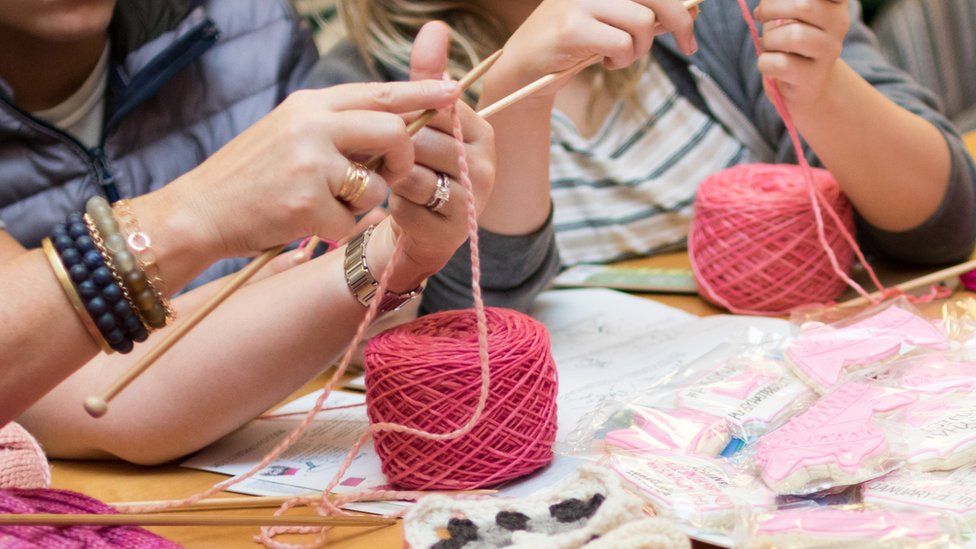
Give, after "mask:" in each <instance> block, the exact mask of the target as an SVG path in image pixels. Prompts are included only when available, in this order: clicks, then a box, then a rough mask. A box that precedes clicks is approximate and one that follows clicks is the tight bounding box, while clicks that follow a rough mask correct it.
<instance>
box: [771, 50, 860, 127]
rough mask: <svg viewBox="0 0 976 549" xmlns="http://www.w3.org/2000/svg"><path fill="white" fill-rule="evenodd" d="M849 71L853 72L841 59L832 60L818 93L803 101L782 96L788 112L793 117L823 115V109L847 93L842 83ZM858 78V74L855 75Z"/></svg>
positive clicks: (832, 104)
mask: <svg viewBox="0 0 976 549" xmlns="http://www.w3.org/2000/svg"><path fill="white" fill-rule="evenodd" d="M849 73H853V74H854V75H855V76H857V73H854V72H853V70H852V69H851V68H850V66H848V65H847V63H845V62H844V61H843V60H841V59H837V60H835V61H834V63H833V65H831V67H830V68H829V69H828V70H827V74H826V76H825V77H824V79H823V83H822V84H821V86H820V89H819V93H816V94H813V95H812V96H810V97H809V98H808V99H806V100H805V101H800V102H798V101H790V100H789V99H788V98H786V97H784V101H786V106H787V107H788V108H789V109H790V113H791V114H793V116H794V118H807V117H810V116H813V117H816V116H820V115H823V111H824V109H830V108H833V106H834V105H835V104H836V103H835V102H836V101H837V100H838V99H840V100H843V97H844V96H845V95H846V93H847V87H846V86H845V85H844V80H845V79H846V78H847V77H848V76H849ZM857 77H858V78H860V77H859V76H857Z"/></svg>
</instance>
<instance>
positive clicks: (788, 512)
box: [749, 507, 950, 549]
mask: <svg viewBox="0 0 976 549" xmlns="http://www.w3.org/2000/svg"><path fill="white" fill-rule="evenodd" d="M949 537H950V536H948V535H947V534H946V533H945V532H944V531H943V524H942V522H940V520H939V518H938V516H937V515H932V514H926V513H910V512H899V511H882V510H863V511H861V510H857V511H856V510H842V509H836V508H830V507H813V508H798V509H785V510H781V511H777V512H775V513H773V514H772V515H771V516H769V517H768V518H766V519H764V520H762V521H761V522H759V524H758V525H757V526H756V528H755V530H754V531H753V535H752V538H751V539H750V542H749V547H756V548H760V547H789V548H791V549H795V548H814V547H830V548H837V547H852V548H855V547H856V548H861V547H884V548H886V549H887V548H891V547H906V548H908V547H912V548H922V547H943V546H945V544H947V543H948V540H949Z"/></svg>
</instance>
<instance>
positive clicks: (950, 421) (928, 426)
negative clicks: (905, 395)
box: [892, 393, 976, 471]
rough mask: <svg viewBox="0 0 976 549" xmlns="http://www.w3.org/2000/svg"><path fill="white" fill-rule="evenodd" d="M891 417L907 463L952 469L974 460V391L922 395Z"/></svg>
mask: <svg viewBox="0 0 976 549" xmlns="http://www.w3.org/2000/svg"><path fill="white" fill-rule="evenodd" d="M892 421H893V422H894V423H895V424H896V425H898V426H899V427H900V428H901V433H902V435H901V436H902V438H903V441H904V446H905V452H906V455H905V463H906V466H907V467H909V468H911V469H914V470H917V471H951V470H954V469H958V468H960V467H963V466H967V465H971V464H974V463H976V394H974V393H944V394H941V395H937V396H929V397H927V398H921V399H919V400H918V401H917V402H914V403H912V404H911V405H909V406H907V407H905V408H904V409H903V410H901V411H900V412H899V413H898V414H896V415H895V416H894V417H893V418H892Z"/></svg>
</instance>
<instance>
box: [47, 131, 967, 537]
mask: <svg viewBox="0 0 976 549" xmlns="http://www.w3.org/2000/svg"><path fill="white" fill-rule="evenodd" d="M966 143H967V146H968V147H969V149H970V150H971V151H973V152H974V153H976V132H973V133H970V134H969V135H967V136H966ZM625 264H629V265H641V266H646V267H688V257H687V255H686V254H684V253H676V254H668V255H662V256H658V257H653V258H649V259H642V260H637V261H631V262H628V263H625ZM890 274H892V273H890V272H889V275H890ZM900 274H901V276H900V277H897V276H896V277H895V278H904V277H906V276H909V275H911V274H915V273H914V272H905V271H902V272H901V273H900ZM886 278H888V279H889V280H890V279H891V278H890V277H886ZM887 282H888V280H886V283H887ZM646 297H648V298H650V299H654V300H657V301H660V302H662V303H664V304H666V305H670V306H672V307H677V308H679V309H683V310H685V311H688V312H690V313H692V314H696V315H700V316H706V315H712V314H717V313H719V312H720V311H719V310H718V309H716V308H715V307H713V306H711V305H709V304H707V303H705V302H704V301H702V300H701V299H700V298H698V297H696V296H663V295H654V296H651V295H648V296H646ZM322 384H323V380H322V379H316V380H313V381H311V382H309V383H308V384H306V385H305V387H302V389H300V390H299V391H297V392H296V393H295V394H294V395H293V398H297V397H298V396H301V395H304V394H307V393H310V392H312V391H314V390H316V389H318V388H320V387H321V386H322ZM80 405H81V404H80V403H79V406H80ZM51 468H52V473H53V479H54V487H55V488H64V489H68V490H76V491H78V492H83V493H85V494H89V495H91V496H94V497H96V498H98V499H101V500H103V501H109V502H111V501H132V500H146V499H163V498H178V497H183V496H187V495H189V494H193V493H196V492H199V491H201V490H203V489H205V488H207V487H209V486H211V485H212V484H214V483H216V482H219V481H221V480H224V479H226V478H227V477H224V476H221V475H216V474H212V473H204V472H201V471H191V470H189V469H182V468H180V467H177V466H176V465H167V466H161V467H140V466H135V465H128V464H125V463H118V462H85V461H68V460H55V461H53V462H52V463H51ZM234 512H235V513H240V514H252V515H259V514H261V513H266V512H268V511H267V510H249V511H243V510H242V511H234ZM153 530H154V531H156V532H158V533H159V534H161V535H163V536H166V537H167V538H169V539H172V540H174V541H177V542H179V543H182V544H184V545H186V546H188V547H207V548H220V547H242V546H245V547H246V546H249V545H250V543H249V542H250V540H251V538H252V536H253V535H254V533H255V529H253V528H246V527H243V528H237V527H228V528H203V527H165V528H153ZM287 539H288V538H287V537H285V538H282V540H287ZM296 541H297V539H296ZM402 546H403V541H402V528H401V527H400V526H399V525H397V526H394V527H387V528H379V529H364V528H339V529H336V530H335V531H334V532H333V533H332V535H331V538H330V547H336V548H348V547H369V548H376V549H381V548H385V547H389V548H399V547H402Z"/></svg>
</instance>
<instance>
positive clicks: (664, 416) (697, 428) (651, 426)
mask: <svg viewBox="0 0 976 549" xmlns="http://www.w3.org/2000/svg"><path fill="white" fill-rule="evenodd" d="M632 422H633V425H631V427H629V428H627V429H618V430H616V431H610V432H609V433H607V435H606V437H605V438H604V442H605V443H606V444H608V445H611V446H615V447H618V448H623V449H625V450H633V451H647V450H669V451H678V452H692V453H696V454H704V455H710V456H715V455H718V454H719V453H720V452H721V451H722V450H724V449H725V446H726V445H727V444H728V443H729V429H728V425H727V423H726V421H725V418H722V417H719V416H713V415H711V414H706V413H704V412H700V411H698V410H691V409H688V408H676V409H673V410H665V409H659V408H646V407H640V408H638V409H635V410H634V417H633V420H632Z"/></svg>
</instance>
